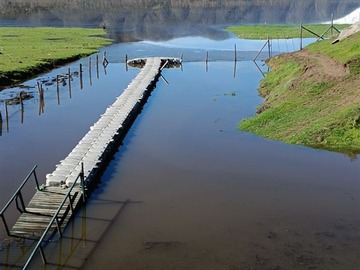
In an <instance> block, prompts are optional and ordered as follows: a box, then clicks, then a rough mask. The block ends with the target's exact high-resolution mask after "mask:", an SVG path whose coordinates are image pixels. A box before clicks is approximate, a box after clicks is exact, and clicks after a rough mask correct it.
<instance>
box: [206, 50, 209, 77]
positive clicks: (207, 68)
mask: <svg viewBox="0 0 360 270" xmlns="http://www.w3.org/2000/svg"><path fill="white" fill-rule="evenodd" d="M208 62H209V52H206V59H205V70H206V72H208V70H209V66H208Z"/></svg>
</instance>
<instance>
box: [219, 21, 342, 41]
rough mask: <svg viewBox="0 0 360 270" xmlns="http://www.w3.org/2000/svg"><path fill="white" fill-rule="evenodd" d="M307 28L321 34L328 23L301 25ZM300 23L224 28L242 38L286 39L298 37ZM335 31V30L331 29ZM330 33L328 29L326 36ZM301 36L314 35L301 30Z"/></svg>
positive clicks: (338, 25)
mask: <svg viewBox="0 0 360 270" xmlns="http://www.w3.org/2000/svg"><path fill="white" fill-rule="evenodd" d="M303 26H304V27H306V28H307V29H309V30H311V31H313V32H314V33H316V34H318V35H322V34H323V33H325V31H326V30H328V29H329V27H330V25H326V24H311V25H303ZM347 26H348V25H346V24H337V25H335V27H336V28H337V29H338V30H341V29H344V28H345V27H347ZM300 28H301V27H300V24H259V25H239V26H229V27H227V28H226V30H227V31H228V32H232V33H235V34H236V35H237V36H238V37H239V38H244V39H267V38H268V37H270V38H272V39H279V38H280V39H286V38H299V37H300ZM333 31H334V33H337V31H336V30H333ZM329 35H331V31H330V30H329V31H328V32H327V33H326V36H329ZM303 37H305V38H310V37H316V36H314V35H313V34H311V33H310V32H308V31H305V30H303Z"/></svg>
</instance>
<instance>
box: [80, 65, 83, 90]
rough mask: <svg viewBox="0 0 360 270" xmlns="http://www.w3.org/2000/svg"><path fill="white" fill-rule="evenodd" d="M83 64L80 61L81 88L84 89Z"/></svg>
mask: <svg viewBox="0 0 360 270" xmlns="http://www.w3.org/2000/svg"><path fill="white" fill-rule="evenodd" d="M82 73H83V70H82V64H81V63H80V89H83V77H82Z"/></svg>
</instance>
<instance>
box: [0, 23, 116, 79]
mask: <svg viewBox="0 0 360 270" xmlns="http://www.w3.org/2000/svg"><path fill="white" fill-rule="evenodd" d="M105 36H106V32H105V30H103V29H88V28H85V29H83V28H48V27H35V28H31V27H1V28H0V85H4V84H7V83H9V82H13V81H17V80H24V79H26V78H27V77H28V76H32V75H35V74H36V73H38V72H41V71H44V70H46V69H48V68H51V66H54V65H56V64H58V63H66V62H69V61H72V60H75V59H79V58H81V57H83V56H86V55H90V54H92V53H95V52H96V51H97V50H98V48H100V47H103V46H105V45H108V44H110V43H111V40H110V39H107V38H105Z"/></svg>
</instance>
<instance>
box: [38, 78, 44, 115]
mask: <svg viewBox="0 0 360 270" xmlns="http://www.w3.org/2000/svg"><path fill="white" fill-rule="evenodd" d="M37 87H38V94H39V115H40V114H41V113H44V89H43V88H42V86H41V85H40V83H39V82H37Z"/></svg>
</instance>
